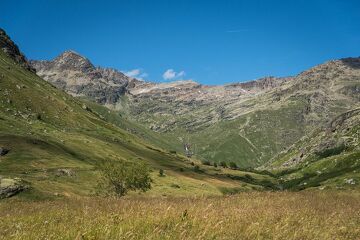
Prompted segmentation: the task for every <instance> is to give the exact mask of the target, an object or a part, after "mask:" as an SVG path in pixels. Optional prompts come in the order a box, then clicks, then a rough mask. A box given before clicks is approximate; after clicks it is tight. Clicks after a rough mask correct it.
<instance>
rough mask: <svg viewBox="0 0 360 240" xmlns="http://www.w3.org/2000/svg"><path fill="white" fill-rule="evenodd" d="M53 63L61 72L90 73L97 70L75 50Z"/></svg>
mask: <svg viewBox="0 0 360 240" xmlns="http://www.w3.org/2000/svg"><path fill="white" fill-rule="evenodd" d="M52 62H53V64H54V67H55V68H58V69H59V70H75V71H81V72H90V71H92V70H94V69H95V67H94V65H93V64H92V63H91V62H90V61H89V60H88V59H87V58H85V57H83V56H81V55H80V54H79V53H77V52H75V51H73V50H68V51H65V52H63V53H62V54H60V55H59V56H58V57H56V58H55V59H54V60H53V61H52Z"/></svg>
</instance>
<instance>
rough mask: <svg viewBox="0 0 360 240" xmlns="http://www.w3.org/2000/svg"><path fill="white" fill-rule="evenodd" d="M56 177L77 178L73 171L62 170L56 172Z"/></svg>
mask: <svg viewBox="0 0 360 240" xmlns="http://www.w3.org/2000/svg"><path fill="white" fill-rule="evenodd" d="M55 175H56V176H57V177H61V176H68V177H73V176H75V172H74V170H72V169H67V168H60V169H58V170H57V171H56V174H55Z"/></svg>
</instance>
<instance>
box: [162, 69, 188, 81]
mask: <svg viewBox="0 0 360 240" xmlns="http://www.w3.org/2000/svg"><path fill="white" fill-rule="evenodd" d="M183 76H185V71H180V72H175V71H174V69H168V70H166V71H165V72H164V74H163V78H164V79H165V80H174V79H179V78H181V77H183Z"/></svg>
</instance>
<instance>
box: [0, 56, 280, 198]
mask: <svg viewBox="0 0 360 240" xmlns="http://www.w3.org/2000/svg"><path fill="white" fill-rule="evenodd" d="M0 76H1V79H0V89H1V91H0V107H1V111H0V123H1V124H0V147H5V148H7V149H10V152H9V153H8V154H6V155H5V156H1V157H0V176H2V177H3V178H14V177H19V178H21V179H22V180H23V181H24V182H26V184H27V185H30V190H28V191H25V192H24V193H22V194H20V197H22V196H23V197H27V198H42V197H46V198H48V197H50V196H72V195H91V194H92V192H93V191H94V190H95V186H96V185H97V179H98V177H99V172H98V169H97V164H98V163H99V162H100V161H104V160H105V161H117V160H125V161H145V162H146V163H147V164H149V165H150V166H151V168H152V169H153V173H152V177H153V179H154V183H153V189H152V190H151V191H150V192H148V193H146V194H148V195H167V194H170V195H209V194H210V195H219V194H223V193H226V192H227V189H237V191H238V190H241V189H242V190H246V189H253V188H256V189H262V188H263V187H262V186H261V184H259V182H260V181H261V180H262V179H264V178H269V177H268V176H263V175H259V174H255V173H250V174H251V176H252V177H253V178H254V179H258V181H257V182H256V181H254V183H246V182H244V181H239V180H238V179H234V178H230V177H229V176H232V175H239V174H240V175H241V174H242V175H244V174H245V173H241V172H238V171H232V170H227V169H215V168H213V167H205V166H204V167H203V166H202V167H201V168H200V171H194V165H197V164H200V163H199V162H198V161H197V160H196V159H192V160H189V159H187V158H185V157H184V156H182V155H181V154H177V153H175V152H173V151H169V150H171V148H167V146H168V145H167V144H166V142H165V141H164V140H162V139H161V137H160V136H159V135H156V134H154V135H151V134H150V133H149V132H147V130H142V128H141V127H140V126H138V125H134V124H133V123H131V122H127V121H126V120H125V119H123V118H118V117H119V116H117V115H116V114H114V113H111V112H110V113H109V112H108V111H106V112H102V111H104V110H105V109H104V108H103V107H101V106H98V105H96V104H89V103H87V102H82V101H81V100H79V99H75V98H73V97H71V96H69V95H68V94H66V93H64V92H62V91H60V90H58V89H56V88H54V87H52V86H51V85H50V84H48V83H47V82H45V81H44V80H42V79H40V78H39V77H38V76H36V75H35V74H33V73H31V72H29V71H27V70H25V69H23V68H21V67H20V66H18V65H17V64H15V63H14V62H13V61H12V60H11V59H9V58H8V57H7V56H6V55H5V54H3V53H2V52H1V53H0ZM86 104H88V105H86ZM105 113H107V115H106V116H105ZM102 114H103V115H104V116H105V117H107V118H111V117H114V118H115V119H108V121H106V120H105V117H104V116H103V115H102ZM111 122H116V123H117V125H119V126H121V127H122V128H120V127H117V126H115V125H114V124H112V123H111ZM132 131H133V132H134V131H137V132H136V133H141V131H143V133H142V135H141V134H140V135H139V136H136V135H134V134H131V133H130V132H132ZM142 136H145V137H142ZM147 141H149V142H154V143H163V144H159V145H161V146H163V148H159V147H154V145H156V144H149V143H147ZM160 168H161V169H164V170H165V177H159V176H158V171H159V169H160ZM59 169H70V170H71V171H72V172H74V176H63V175H61V176H58V175H59V174H58V172H59ZM274 181H275V180H274Z"/></svg>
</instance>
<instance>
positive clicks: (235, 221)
mask: <svg viewBox="0 0 360 240" xmlns="http://www.w3.org/2000/svg"><path fill="white" fill-rule="evenodd" d="M0 239H301V240H304V239H341V240H343V239H360V198H359V194H358V193H349V192H298V193H290V192H289V193H286V192H283V193H269V192H268V193H266V192H265V193H264V192H263V193H261V192H253V193H242V194H239V195H235V196H226V197H207V198H205V197H202V198H160V197H158V198H133V197H131V198H127V199H121V200H117V199H103V198H101V199H100V198H97V199H96V198H91V199H67V200H60V201H46V202H44V201H43V202H24V201H17V200H7V201H3V202H0Z"/></svg>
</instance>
